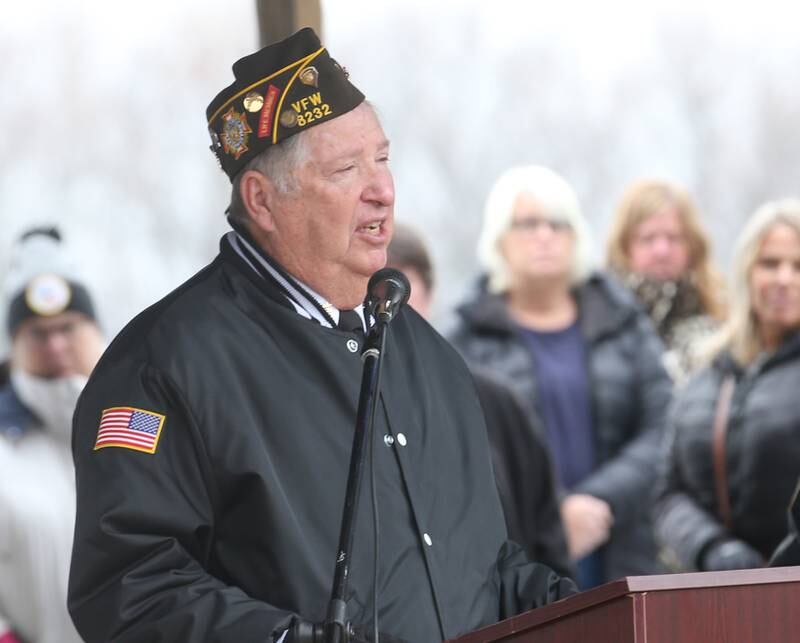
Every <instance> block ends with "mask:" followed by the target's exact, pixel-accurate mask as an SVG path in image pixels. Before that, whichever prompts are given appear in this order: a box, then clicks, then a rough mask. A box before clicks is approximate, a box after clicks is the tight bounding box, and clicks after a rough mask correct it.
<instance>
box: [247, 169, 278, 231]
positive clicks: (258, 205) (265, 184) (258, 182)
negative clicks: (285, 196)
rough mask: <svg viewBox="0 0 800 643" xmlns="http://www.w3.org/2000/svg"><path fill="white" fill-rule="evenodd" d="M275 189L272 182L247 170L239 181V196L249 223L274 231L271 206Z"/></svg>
mask: <svg viewBox="0 0 800 643" xmlns="http://www.w3.org/2000/svg"><path fill="white" fill-rule="evenodd" d="M276 193H277V189H276V187H275V184H274V183H273V182H272V180H271V179H270V178H269V177H268V176H265V175H264V174H262V173H261V172H256V171H255V170H247V171H246V172H245V173H244V174H243V175H242V178H241V180H240V181H239V194H240V196H241V197H242V203H243V204H244V208H245V210H247V216H248V218H249V219H250V221H251V223H252V224H253V225H254V226H256V227H257V228H259V229H260V230H263V231H264V232H272V231H274V230H275V218H274V216H273V206H274V202H275V195H276Z"/></svg>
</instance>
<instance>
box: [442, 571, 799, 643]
mask: <svg viewBox="0 0 800 643" xmlns="http://www.w3.org/2000/svg"><path fill="white" fill-rule="evenodd" d="M455 641H458V643H484V642H489V641H526V642H530V643H791V642H793V641H800V567H779V568H774V569H745V570H741V571H730V572H705V573H695V574H668V575H664V576H633V577H629V578H623V579H620V580H618V581H614V582H612V583H608V584H606V585H602V586H600V587H597V588H595V589H592V590H588V591H586V592H582V593H580V594H577V595H575V596H571V597H570V598H567V599H564V600H561V601H558V602H557V603H553V604H552V605H546V606H545V607H541V608H539V609H536V610H531V611H530V612H526V613H524V614H520V615H519V616H515V617H513V618H510V619H507V620H505V621H501V622H500V623H497V624H496V625H492V626H489V627H486V628H482V629H480V630H476V631H474V632H470V633H469V634H465V635H464V636H461V637H459V638H458V639H455Z"/></svg>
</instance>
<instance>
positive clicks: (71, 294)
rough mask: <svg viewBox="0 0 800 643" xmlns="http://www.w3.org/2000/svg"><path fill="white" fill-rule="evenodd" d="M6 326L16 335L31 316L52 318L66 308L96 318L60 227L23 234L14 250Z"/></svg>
mask: <svg viewBox="0 0 800 643" xmlns="http://www.w3.org/2000/svg"><path fill="white" fill-rule="evenodd" d="M5 301H6V325H7V329H8V333H9V336H10V337H12V338H13V337H14V335H15V334H16V332H17V329H18V328H19V325H20V324H21V323H22V322H23V321H25V320H26V319H28V318H30V317H35V316H38V317H53V316H55V315H59V314H61V313H63V312H67V311H75V312H79V313H83V314H84V315H86V316H87V317H88V318H89V319H92V320H96V315H95V310H94V305H93V304H92V299H91V297H90V295H89V291H88V290H87V289H86V286H84V285H83V283H82V282H81V280H80V279H79V277H78V274H77V271H76V270H75V266H74V265H73V264H72V262H70V261H69V259H68V257H67V254H66V251H65V248H64V244H63V242H62V239H61V233H60V232H59V231H58V229H57V228H55V227H52V228H45V227H41V228H33V229H31V230H28V231H27V232H25V233H23V234H22V236H21V237H20V238H19V240H18V241H17V243H16V244H15V245H14V247H13V248H12V251H11V262H10V265H9V267H8V272H7V273H6V279H5Z"/></svg>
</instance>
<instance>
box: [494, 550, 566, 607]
mask: <svg viewBox="0 0 800 643" xmlns="http://www.w3.org/2000/svg"><path fill="white" fill-rule="evenodd" d="M495 581H496V583H497V584H498V585H499V589H500V592H499V593H500V618H501V619H505V618H510V617H512V616H516V615H517V614H521V613H522V612H526V611H528V610H532V609H535V608H537V607H542V606H543V605H548V604H549V603H553V602H555V601H558V600H561V599H562V598H567V597H568V596H572V595H573V594H576V593H577V591H578V590H577V588H576V587H575V583H573V582H572V580H571V579H569V578H567V577H564V576H559V575H558V574H556V573H555V572H554V571H553V570H552V569H550V568H549V567H547V566H546V565H542V564H540V563H535V562H531V561H530V559H529V558H528V555H527V554H526V553H525V550H524V549H522V548H521V547H520V546H519V545H518V544H517V543H515V542H513V541H506V542H505V543H504V544H503V545H502V547H501V548H500V552H499V554H498V557H497V569H496V578H495Z"/></svg>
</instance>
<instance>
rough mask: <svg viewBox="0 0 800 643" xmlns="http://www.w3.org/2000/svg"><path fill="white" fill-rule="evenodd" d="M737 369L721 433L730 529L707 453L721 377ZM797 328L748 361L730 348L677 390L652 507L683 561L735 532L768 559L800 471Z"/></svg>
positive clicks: (663, 535) (660, 531) (660, 530)
mask: <svg viewBox="0 0 800 643" xmlns="http://www.w3.org/2000/svg"><path fill="white" fill-rule="evenodd" d="M728 374H733V375H734V376H735V377H736V388H735V389H734V394H733V400H732V402H731V409H730V415H729V419H728V430H727V439H726V464H727V471H726V473H727V481H728V490H729V497H730V503H731V513H732V523H733V526H732V531H731V532H730V533H729V532H727V531H726V529H725V528H724V527H723V525H722V524H721V522H720V520H719V518H718V511H717V507H718V505H717V495H716V488H715V481H714V473H713V471H714V469H713V466H714V465H713V457H712V447H711V445H712V426H713V421H714V414H715V411H716V406H717V396H718V393H719V389H720V385H721V383H722V381H723V379H724V378H725V376H726V375H728ZM798 396H800V334H796V335H795V336H794V337H792V338H790V339H788V340H787V341H785V342H784V343H783V345H782V346H781V347H780V348H779V349H778V350H777V351H776V352H775V353H774V354H773V355H771V356H770V357H768V358H766V359H762V360H757V361H756V362H755V363H754V364H752V365H751V366H750V367H749V368H746V369H743V368H741V367H740V366H738V365H737V364H736V363H735V362H734V360H733V359H732V358H731V356H730V355H728V354H723V355H722V356H720V357H719V358H717V359H716V360H715V361H714V362H713V364H712V365H711V366H709V367H708V368H706V369H705V370H703V371H701V372H699V373H698V374H697V375H696V376H695V377H693V378H692V379H691V380H689V382H688V383H687V385H686V386H685V387H684V388H683V389H681V391H680V393H679V394H678V395H677V396H676V400H675V404H674V408H673V410H672V413H671V418H670V423H669V430H668V432H667V436H666V443H667V446H666V451H667V453H668V459H667V461H666V463H665V464H666V467H665V471H664V474H663V476H662V478H661V481H660V483H659V486H658V489H657V493H658V501H657V503H656V507H655V524H656V530H657V535H658V539H659V541H660V542H662V543H663V544H664V545H665V546H666V547H667V548H668V549H669V550H670V551H671V552H672V553H673V555H674V556H675V557H676V558H677V559H678V561H679V562H680V564H681V565H682V566H683V567H685V568H687V569H696V568H697V566H698V564H699V562H700V560H699V557H700V555H701V554H702V553H703V550H704V548H705V547H706V546H708V545H709V544H711V543H712V542H713V541H715V540H717V539H720V538H723V537H727V536H733V537H734V538H738V539H740V540H743V541H745V542H746V543H748V544H749V545H750V546H751V547H753V548H755V549H756V550H758V551H759V552H760V553H761V555H762V556H763V557H764V559H765V560H766V559H768V558H769V557H770V555H771V554H772V552H773V550H774V549H775V548H776V547H777V546H778V544H779V543H780V542H781V540H782V539H783V538H784V536H785V535H786V531H787V519H786V509H787V507H788V505H789V502H790V500H791V498H792V493H793V491H794V489H795V485H796V484H797V479H798V476H800V402H798Z"/></svg>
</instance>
